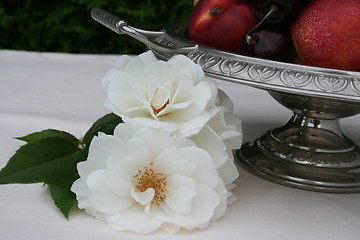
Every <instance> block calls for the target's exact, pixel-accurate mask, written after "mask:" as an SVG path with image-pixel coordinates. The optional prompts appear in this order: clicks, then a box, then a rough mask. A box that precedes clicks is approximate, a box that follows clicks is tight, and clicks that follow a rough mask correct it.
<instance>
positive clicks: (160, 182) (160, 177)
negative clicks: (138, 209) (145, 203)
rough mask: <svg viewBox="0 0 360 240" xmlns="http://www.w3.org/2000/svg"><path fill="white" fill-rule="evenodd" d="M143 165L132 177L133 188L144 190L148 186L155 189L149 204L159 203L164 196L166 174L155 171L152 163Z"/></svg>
mask: <svg viewBox="0 0 360 240" xmlns="http://www.w3.org/2000/svg"><path fill="white" fill-rule="evenodd" d="M153 164H154V163H153V162H151V163H149V166H145V167H144V168H143V169H142V170H138V173H137V174H136V175H134V177H133V181H132V182H133V183H135V189H136V190H137V191H139V192H144V191H146V190H147V189H148V188H153V189H154V190H155V195H154V198H153V199H152V200H151V204H156V205H159V204H160V202H161V201H163V200H164V199H165V198H166V192H167V188H166V176H165V175H164V174H163V173H160V172H156V171H155V170H154V169H153V168H152V165H153Z"/></svg>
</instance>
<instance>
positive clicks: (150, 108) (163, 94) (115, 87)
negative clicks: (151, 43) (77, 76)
mask: <svg viewBox="0 0 360 240" xmlns="http://www.w3.org/2000/svg"><path fill="white" fill-rule="evenodd" d="M102 86H103V89H104V91H105V93H106V95H107V101H106V103H105V105H106V106H107V107H108V108H109V109H110V110H111V111H113V112H114V113H115V114H117V115H119V116H120V117H122V119H123V121H124V122H126V123H137V124H140V125H142V126H147V127H152V128H156V129H160V130H161V131H163V132H168V133H171V134H178V135H182V136H185V137H189V136H191V135H193V134H197V133H198V132H199V131H200V129H201V128H202V127H203V126H204V125H205V123H206V122H207V121H208V120H209V119H210V118H211V117H212V116H213V115H214V113H215V111H216V110H217V109H216V107H215V105H214V103H215V100H216V97H217V86H216V83H215V82H214V81H213V80H210V79H208V78H206V77H205V74H204V72H203V71H202V69H201V67H200V66H199V65H197V64H195V63H194V62H192V61H191V60H190V59H189V58H187V57H185V56H183V55H177V56H174V57H173V58H171V59H170V60H168V61H167V62H164V61H159V60H157V59H156V57H155V56H154V55H153V53H152V52H151V51H148V52H145V53H143V54H141V55H139V56H136V57H129V56H122V57H121V58H120V59H119V60H118V62H117V63H116V64H115V66H114V68H113V69H111V70H110V71H109V72H108V73H107V74H106V75H105V76H104V78H103V80H102Z"/></svg>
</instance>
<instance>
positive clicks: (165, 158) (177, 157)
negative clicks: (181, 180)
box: [154, 147, 197, 176]
mask: <svg viewBox="0 0 360 240" xmlns="http://www.w3.org/2000/svg"><path fill="white" fill-rule="evenodd" d="M194 149H197V148H194ZM191 160H192V156H190V153H188V152H187V151H183V150H181V149H178V148H176V147H169V148H167V149H165V150H164V151H163V152H161V153H160V154H159V156H158V157H157V159H156V161H155V162H154V168H155V169H157V170H158V171H160V172H161V173H163V174H165V175H166V176H171V175H183V176H191V175H192V174H193V173H194V171H195V169H196V167H197V166H196V162H192V161H191Z"/></svg>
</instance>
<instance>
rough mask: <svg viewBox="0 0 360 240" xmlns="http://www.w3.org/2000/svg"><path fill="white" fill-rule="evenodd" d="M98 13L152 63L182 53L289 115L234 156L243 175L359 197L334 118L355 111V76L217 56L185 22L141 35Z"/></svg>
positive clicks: (354, 167) (358, 108)
mask: <svg viewBox="0 0 360 240" xmlns="http://www.w3.org/2000/svg"><path fill="white" fill-rule="evenodd" d="M104 12H105V11H103V10H99V9H95V10H93V11H92V16H93V18H94V19H95V20H97V21H99V22H102V23H103V24H104V25H105V26H107V27H109V28H110V29H112V30H113V31H115V32H117V33H123V34H127V35H129V36H131V37H134V38H135V39H138V40H139V41H141V42H143V43H145V44H146V45H147V46H148V48H149V49H151V50H152V51H153V52H154V54H155V55H156V56H157V57H158V58H159V59H163V60H167V59H169V58H171V57H172V56H174V55H176V54H185V55H186V56H187V57H189V58H190V59H191V60H192V61H194V62H195V63H198V64H199V65H200V66H201V67H202V68H203V70H204V72H205V74H206V75H207V76H208V77H211V78H214V79H219V80H224V81H230V82H235V83H240V84H244V85H248V86H252V87H256V88H260V89H263V90H266V91H268V92H269V93H270V95H271V96H272V97H273V98H274V99H275V100H276V101H278V102H279V103H280V104H282V105H283V106H285V107H286V108H288V109H290V110H292V111H293V112H294V116H293V117H292V118H291V119H290V120H289V121H288V123H287V124H285V125H284V126H282V127H279V128H276V129H273V130H269V131H268V132H267V133H265V134H264V135H263V136H260V137H259V138H258V139H256V140H254V141H253V142H250V143H246V144H244V145H243V146H242V148H241V149H240V150H238V151H237V156H238V162H239V163H240V164H241V165H242V166H244V167H245V168H246V169H248V170H249V171H250V172H252V173H254V174H256V175H258V176H260V177H263V178H265V179H268V180H270V181H274V182H277V183H280V184H284V185H288V186H292V187H297V188H301V189H306V190H312V191H321V192H334V193H353V192H360V150H359V147H358V146H357V145H356V144H355V143H354V142H352V141H351V140H350V139H348V138H347V137H346V136H345V135H344V134H343V132H342V131H341V127H340V125H339V119H340V118H343V117H348V116H352V115H356V114H358V113H360V72H352V71H343V70H335V69H326V68H318V67H310V66H304V65H299V64H292V63H285V62H277V61H270V60H264V59H258V58H252V57H246V56H242V55H238V54H232V53H228V52H224V51H218V50H215V49H211V48H207V47H204V46H201V45H199V46H198V45H196V44H194V43H192V42H191V41H189V40H188V39H186V38H185V37H184V36H185V35H186V27H187V26H186V24H179V25H174V26H171V27H169V28H166V29H164V30H162V31H159V32H148V31H144V30H140V29H136V28H133V27H130V26H128V25H127V24H126V23H125V21H123V20H120V19H118V18H116V17H114V16H112V15H111V14H110V15H107V14H108V13H106V12H105V13H104ZM114 18H115V20H114Z"/></svg>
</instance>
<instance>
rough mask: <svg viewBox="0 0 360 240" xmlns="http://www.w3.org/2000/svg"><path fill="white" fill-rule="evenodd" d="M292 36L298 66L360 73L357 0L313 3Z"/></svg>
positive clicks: (359, 0)
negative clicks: (298, 60)
mask: <svg viewBox="0 0 360 240" xmlns="http://www.w3.org/2000/svg"><path fill="white" fill-rule="evenodd" d="M291 34H292V38H293V41H294V45H295V48H296V51H297V53H298V55H299V58H300V61H301V64H304V65H311V66H318V67H325V68H334V69H342V70H350V71H360V0H341V1H337V0H314V1H312V2H310V3H309V4H308V5H306V6H305V7H304V8H303V10H302V11H301V13H300V14H299V16H298V17H297V18H296V19H295V21H294V23H293V24H292V27H291Z"/></svg>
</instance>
